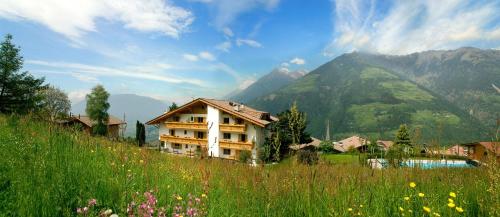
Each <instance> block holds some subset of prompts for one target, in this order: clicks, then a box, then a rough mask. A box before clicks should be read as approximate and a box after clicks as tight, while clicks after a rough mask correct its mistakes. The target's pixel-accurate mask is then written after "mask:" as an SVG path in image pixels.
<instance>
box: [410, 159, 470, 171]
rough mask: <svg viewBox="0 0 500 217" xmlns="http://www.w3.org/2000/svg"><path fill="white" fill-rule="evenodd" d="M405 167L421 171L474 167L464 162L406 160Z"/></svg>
mask: <svg viewBox="0 0 500 217" xmlns="http://www.w3.org/2000/svg"><path fill="white" fill-rule="evenodd" d="M403 166H405V167H420V168H422V169H432V168H442V167H448V168H471V167H475V166H473V165H471V164H468V163H467V161H465V160H408V161H406V162H404V163H403Z"/></svg>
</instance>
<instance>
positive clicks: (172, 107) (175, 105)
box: [168, 102, 178, 111]
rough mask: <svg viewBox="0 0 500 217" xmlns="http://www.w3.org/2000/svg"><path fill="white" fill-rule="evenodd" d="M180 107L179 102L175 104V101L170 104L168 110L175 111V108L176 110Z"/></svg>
mask: <svg viewBox="0 0 500 217" xmlns="http://www.w3.org/2000/svg"><path fill="white" fill-rule="evenodd" d="M177 108H178V106H177V104H175V102H173V103H172V105H170V106H169V107H168V111H173V110H176V109H177Z"/></svg>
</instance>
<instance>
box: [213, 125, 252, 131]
mask: <svg viewBox="0 0 500 217" xmlns="http://www.w3.org/2000/svg"><path fill="white" fill-rule="evenodd" d="M219 131H221V132H231V133H245V132H246V126H245V125H244V124H219Z"/></svg>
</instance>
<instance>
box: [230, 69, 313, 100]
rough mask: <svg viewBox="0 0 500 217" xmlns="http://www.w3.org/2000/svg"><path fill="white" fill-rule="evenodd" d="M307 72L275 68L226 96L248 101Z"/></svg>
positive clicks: (231, 98)
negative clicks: (245, 86)
mask: <svg viewBox="0 0 500 217" xmlns="http://www.w3.org/2000/svg"><path fill="white" fill-rule="evenodd" d="M305 74H306V72H305V71H303V70H298V71H293V72H289V71H288V70H287V69H283V68H279V69H274V70H273V71H271V72H270V73H269V74H267V75H265V76H263V77H261V78H260V79H259V80H257V81H256V82H254V83H253V84H251V85H250V86H248V87H247V88H245V89H243V90H238V91H236V92H233V93H232V94H230V95H228V96H227V97H226V98H228V99H230V100H234V101H237V102H241V103H247V102H249V101H251V100H253V99H255V98H257V97H260V96H264V95H267V94H269V93H271V92H273V91H275V90H277V89H279V88H281V87H284V86H286V85H288V84H290V83H292V82H293V81H295V80H297V78H300V77H302V76H304V75H305Z"/></svg>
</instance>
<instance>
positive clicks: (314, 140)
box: [290, 137, 321, 150]
mask: <svg viewBox="0 0 500 217" xmlns="http://www.w3.org/2000/svg"><path fill="white" fill-rule="evenodd" d="M311 139H312V141H311V142H310V143H304V144H300V145H291V146H290V148H291V149H293V150H299V149H303V148H305V147H308V146H314V147H316V148H319V145H320V144H321V140H319V139H316V138H314V137H311Z"/></svg>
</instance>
